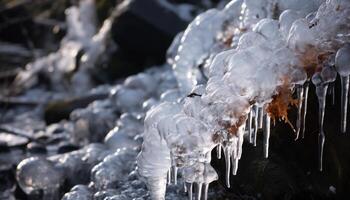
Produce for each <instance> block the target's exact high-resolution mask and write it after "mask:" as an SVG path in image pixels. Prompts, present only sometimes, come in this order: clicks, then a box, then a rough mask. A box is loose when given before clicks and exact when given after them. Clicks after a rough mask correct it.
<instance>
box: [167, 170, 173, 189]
mask: <svg viewBox="0 0 350 200" xmlns="http://www.w3.org/2000/svg"><path fill="white" fill-rule="evenodd" d="M171 168H172V167H170V168H169V171H168V174H167V177H168V182H167V183H168V185H170V184H171V174H172V173H171Z"/></svg>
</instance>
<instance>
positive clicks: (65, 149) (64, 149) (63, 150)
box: [57, 143, 79, 154]
mask: <svg viewBox="0 0 350 200" xmlns="http://www.w3.org/2000/svg"><path fill="white" fill-rule="evenodd" d="M78 149H79V146H77V145H74V144H69V143H68V144H61V145H60V146H59V147H58V150H57V153H59V154H61V153H67V152H71V151H75V150H78Z"/></svg>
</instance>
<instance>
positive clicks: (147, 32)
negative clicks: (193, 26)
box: [111, 0, 187, 77]
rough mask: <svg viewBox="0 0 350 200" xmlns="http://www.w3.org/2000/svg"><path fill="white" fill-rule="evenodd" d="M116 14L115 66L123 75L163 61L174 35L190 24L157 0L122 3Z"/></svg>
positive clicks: (114, 34) (113, 34) (115, 69)
mask: <svg viewBox="0 0 350 200" xmlns="http://www.w3.org/2000/svg"><path fill="white" fill-rule="evenodd" d="M116 14H117V18H116V20H115V21H114V23H113V25H112V37H113V39H114V41H115V42H116V43H117V45H118V47H119V49H118V51H117V52H116V53H115V55H114V56H113V57H114V61H112V62H114V65H112V66H114V67H115V68H111V69H113V70H112V71H116V72H118V76H119V77H120V76H125V75H129V74H131V73H135V72H137V71H140V70H142V69H143V68H144V67H145V66H150V65H152V64H161V63H163V62H164V60H165V52H166V50H167V48H168V47H169V45H170V44H171V41H172V39H173V37H174V36H175V35H176V34H177V33H178V32H180V31H181V30H183V29H185V27H186V26H187V22H185V21H183V20H182V19H180V18H179V17H178V16H177V15H176V14H175V13H173V12H172V11H170V10H167V9H166V8H164V7H162V6H161V5H160V4H159V3H158V2H157V1H144V0H133V1H124V2H123V3H121V4H119V5H118V7H117V13H116ZM169 24H171V26H169ZM118 63H119V64H118ZM126 66H127V67H126Z"/></svg>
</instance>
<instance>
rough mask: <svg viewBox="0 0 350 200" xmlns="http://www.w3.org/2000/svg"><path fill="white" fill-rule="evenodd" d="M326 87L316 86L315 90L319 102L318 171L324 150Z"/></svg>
mask: <svg viewBox="0 0 350 200" xmlns="http://www.w3.org/2000/svg"><path fill="white" fill-rule="evenodd" d="M327 87H328V86H327V85H324V86H317V87H316V90H319V91H318V95H317V96H318V102H319V113H318V117H319V119H318V120H319V126H320V127H319V128H320V132H319V135H318V156H319V157H318V158H319V160H318V162H319V163H318V164H319V170H320V171H322V163H323V148H324V142H325V134H324V131H323V122H324V113H325V106H326V94H327Z"/></svg>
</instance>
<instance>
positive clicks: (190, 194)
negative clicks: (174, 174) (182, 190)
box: [187, 183, 193, 200]
mask: <svg viewBox="0 0 350 200" xmlns="http://www.w3.org/2000/svg"><path fill="white" fill-rule="evenodd" d="M187 187H188V192H187V193H188V199H189V200H192V192H193V183H188V186H187Z"/></svg>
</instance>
